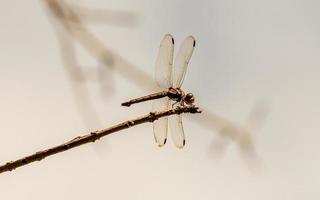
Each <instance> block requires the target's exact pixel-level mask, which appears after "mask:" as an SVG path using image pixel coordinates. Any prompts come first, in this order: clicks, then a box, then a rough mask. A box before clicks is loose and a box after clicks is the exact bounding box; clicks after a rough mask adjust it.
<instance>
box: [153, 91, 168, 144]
mask: <svg viewBox="0 0 320 200" xmlns="http://www.w3.org/2000/svg"><path fill="white" fill-rule="evenodd" d="M168 106H169V98H168V97H164V98H161V99H158V100H155V101H153V104H152V110H153V111H154V112H159V111H165V110H167V109H168ZM167 133H168V117H162V118H160V119H158V120H156V121H154V122H153V134H154V139H155V141H156V143H157V145H158V146H159V147H161V146H163V145H165V144H166V142H167Z"/></svg>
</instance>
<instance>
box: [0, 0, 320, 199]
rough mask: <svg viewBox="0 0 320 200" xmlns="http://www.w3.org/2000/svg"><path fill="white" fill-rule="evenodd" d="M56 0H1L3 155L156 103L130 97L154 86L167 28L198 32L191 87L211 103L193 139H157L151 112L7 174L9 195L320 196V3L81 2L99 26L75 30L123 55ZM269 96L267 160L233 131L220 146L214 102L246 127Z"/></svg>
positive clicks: (264, 131)
mask: <svg viewBox="0 0 320 200" xmlns="http://www.w3.org/2000/svg"><path fill="white" fill-rule="evenodd" d="M55 2H61V1H58V0H56V1H55V0H47V1H45V0H42V1H41V0H37V1H18V0H11V1H4V0H3V1H0V13H1V17H0V30H1V31H0V91H1V93H0V124H1V126H0V134H1V137H0V138H1V140H0V161H1V163H5V162H7V161H9V160H12V159H16V158H20V157H21V156H25V155H27V154H30V153H33V152H36V151H38V150H41V149H44V148H47V147H51V146H53V145H57V144H60V143H62V142H64V141H66V140H69V139H72V138H73V137H76V136H78V135H79V134H85V133H86V132H88V131H92V130H96V129H101V128H105V127H108V126H111V125H113V124H115V123H117V122H121V121H124V120H127V119H129V118H134V117H137V116H140V115H142V114H145V113H147V112H149V111H150V108H151V105H150V103H145V104H141V105H137V106H133V107H132V108H123V107H120V103H121V102H123V101H125V100H128V99H130V98H132V97H138V96H141V95H145V94H147V93H149V92H150V91H151V89H150V88H151V86H150V85H148V84H149V83H150V82H151V81H150V80H152V79H151V78H152V76H153V71H154V62H155V59H156V56H157V52H158V47H159V43H160V40H161V39H162V37H163V35H164V34H166V33H171V34H172V35H173V36H174V37H175V41H176V44H177V45H179V44H180V43H181V41H182V40H183V39H184V38H185V37H186V36H187V35H190V34H192V35H194V36H195V38H196V39H197V46H196V49H195V51H194V54H193V57H192V59H191V62H190V65H189V69H188V73H187V76H186V80H185V82H184V85H183V88H184V89H185V90H186V91H190V92H193V93H194V94H195V96H196V98H197V99H196V101H197V103H198V104H199V105H202V106H204V107H205V110H204V111H205V112H204V114H203V115H202V116H199V115H193V116H184V126H185V134H186V139H187V145H186V147H185V148H184V149H183V150H180V149H177V148H175V147H174V145H173V144H172V142H171V140H170V138H169V141H168V144H167V145H166V146H165V147H163V148H158V147H156V145H155V144H154V139H153V133H152V125H151V124H144V125H141V126H137V127H134V128H131V129H129V130H125V131H122V132H118V133H116V134H113V135H110V136H108V137H106V138H103V139H102V140H100V141H97V142H96V143H94V144H88V145H84V146H81V147H79V148H76V149H73V150H70V151H67V152H64V153H61V154H58V155H55V156H52V157H49V158H48V159H45V160H43V161H41V162H37V163H33V164H30V165H27V166H25V167H22V168H19V169H17V170H16V171H13V172H9V173H4V174H1V175H0V188H1V198H2V199H32V200H36V199H89V198H90V199H92V198H93V199H190V200H191V199H219V200H224V199H225V200H230V199H246V200H250V199H252V200H253V199H274V200H275V199H279V200H280V199H281V200H282V199H290V200H295V199H296V200H298V199H299V200H300V199H309V200H312V199H319V197H320V195H319V191H318V189H319V185H320V173H319V170H318V169H319V168H320V154H319V151H320V147H319V145H318V143H319V140H320V134H319V130H320V127H319V120H320V105H319V102H320V93H319V86H320V79H319V74H320V69H319V66H320V60H319V53H320V39H319V35H320V23H319V17H320V16H319V8H320V2H319V1H312V0H304V1H302V0H301V1H290V0H280V1H279V0H271V1H254V0H245V1H236V0H227V1H222V0H205V1H182V0H174V1H173V0H163V1H148V0H139V1H129V0H121V1H119V0H117V1H116V0H106V1H98V0H94V1H93V0H91V1H84V0H83V1H68V3H72V5H77V6H79V7H77V9H78V11H79V10H80V11H79V13H82V14H83V21H82V23H83V24H84V25H85V26H86V28H87V29H88V31H89V32H90V33H88V32H86V33H85V34H81V33H80V34H78V35H77V34H76V35H77V36H76V37H78V38H80V39H81V40H82V41H84V43H85V44H87V47H89V49H90V48H91V47H90V44H91V45H93V46H95V44H94V42H92V41H86V39H85V38H86V37H87V36H88V35H90V36H93V37H95V38H96V39H98V40H99V42H101V44H102V45H103V46H105V47H106V48H107V49H108V50H110V51H112V52H113V53H114V55H116V58H114V57H111V58H105V56H106V55H102V56H101V57H103V58H101V57H100V60H97V59H96V56H94V55H93V54H94V53H93V54H92V53H91V54H90V53H89V52H88V50H87V49H86V48H83V46H81V44H79V42H78V41H76V40H75V39H74V38H73V37H71V36H70V34H68V31H66V30H67V29H68V28H66V27H68V25H69V26H75V27H78V25H77V23H78V21H77V18H76V19H74V18H72V16H71V17H70V20H71V22H70V21H69V22H68V25H66V24H64V25H62V24H63V23H65V22H62V21H63V20H64V19H62V17H61V16H60V18H59V17H57V16H58V15H59V9H57V7H54V6H55V4H54V3H55ZM50 6H51V7H50ZM54 9H56V10H55V11H57V12H56V14H54V12H53V10H54ZM77 9H76V10H77ZM86 9H89V10H90V9H93V11H90V12H89V11H88V12H87V11H86ZM95 9H97V10H95ZM60 11H61V10H60ZM61 12H62V11H61ZM66 12H67V13H68V11H66ZM119 13H120V14H119ZM118 20H119V21H118ZM70 24H71V25H70ZM76 29H77V28H76ZM79 29H80V32H81V31H83V30H81V28H79ZM69 30H70V29H69ZM73 30H74V29H73ZM71 32H72V31H71ZM73 45H74V46H73ZM85 46H86V45H85ZM93 49H94V48H93ZM176 49H178V48H177V47H176ZM98 54H99V52H98ZM119 56H120V57H119ZM117 59H123V60H126V61H127V62H128V63H125V62H120V64H119V63H118V61H117ZM102 61H103V62H106V63H109V65H110V66H104V65H105V64H103V63H102ZM77 64H79V66H77ZM117 64H118V67H120V68H121V67H124V68H121V69H122V71H121V70H120V73H119V72H117V69H119V68H117ZM113 65H114V67H112V66H113ZM70 66H71V67H70ZM72 66H73V67H72ZM130 66H135V67H136V68H135V69H134V70H132V71H130V70H129V69H130V68H129V67H130ZM75 69H81V72H79V71H76V70H75ZM138 72H139V73H138ZM81 74H82V75H81ZM136 74H143V76H141V77H139V76H138V77H136V76H135V75H136ZM78 75H79V76H78ZM145 75H148V76H145ZM82 76H83V77H85V78H83V77H82ZM81 77H82V78H81ZM144 85H145V88H144V87H143V86H144ZM257 102H264V104H267V105H268V113H267V114H266V119H265V120H264V122H263V125H262V127H260V128H259V130H257V131H254V132H253V133H252V139H253V144H254V146H255V152H256V154H257V157H258V159H259V161H257V162H259V167H257V166H255V167H252V164H250V163H248V162H247V161H246V159H244V157H243V156H242V155H241V154H242V153H241V151H240V150H239V148H238V144H237V142H235V141H232V140H229V141H225V142H227V143H229V145H228V146H225V148H226V149H225V151H224V153H223V154H222V155H219V156H214V153H213V151H212V145H213V143H214V142H213V141H214V140H215V139H216V138H218V136H219V129H217V130H216V129H211V128H210V125H211V124H212V127H214V126H215V124H214V123H216V121H215V120H212V119H209V118H208V119H206V117H205V116H206V113H208V112H210V113H215V114H217V115H218V116H221V117H222V118H225V119H228V120H230V121H232V122H234V123H235V124H238V125H242V124H244V123H245V122H246V120H247V118H248V115H250V114H249V113H250V112H251V111H252V110H253V109H254V106H255V105H256V104H257ZM258 104H259V103H258ZM206 111H207V112H206ZM198 117H199V118H201V120H202V121H201V122H200V121H199V118H198ZM203 124H206V125H207V126H203ZM208 127H209V128H208ZM227 140H228V139H227Z"/></svg>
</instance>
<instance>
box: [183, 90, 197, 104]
mask: <svg viewBox="0 0 320 200" xmlns="http://www.w3.org/2000/svg"><path fill="white" fill-rule="evenodd" d="M194 101H195V98H194V96H193V94H192V93H188V94H186V96H185V97H184V102H185V103H186V104H188V105H192V104H193V103H194Z"/></svg>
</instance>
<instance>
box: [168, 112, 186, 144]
mask: <svg viewBox="0 0 320 200" xmlns="http://www.w3.org/2000/svg"><path fill="white" fill-rule="evenodd" d="M170 133H171V137H172V140H173V142H174V144H175V145H176V146H177V147H178V148H180V149H181V148H183V147H184V145H185V144H186V142H185V138H184V131H183V125H182V116H181V115H172V116H170Z"/></svg>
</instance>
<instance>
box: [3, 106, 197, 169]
mask: <svg viewBox="0 0 320 200" xmlns="http://www.w3.org/2000/svg"><path fill="white" fill-rule="evenodd" d="M200 112H201V111H199V109H198V107H194V106H186V107H177V108H175V109H171V110H167V111H162V112H150V113H149V114H148V115H145V116H142V117H139V118H136V119H133V120H128V121H125V122H122V123H120V124H117V125H115V126H112V127H110V128H106V129H103V130H98V131H94V132H91V133H89V134H86V135H83V136H78V137H76V138H74V139H72V140H70V141H68V142H66V143H63V144H61V145H58V146H55V147H52V148H49V149H45V150H42V151H38V152H36V153H34V154H32V155H29V156H26V157H23V158H21V159H18V160H15V161H10V162H7V163H6V164H4V165H2V166H0V173H3V172H6V171H12V170H14V169H16V168H18V167H22V166H24V165H27V164H30V163H32V162H35V161H40V160H42V159H44V158H46V157H48V156H51V155H54V154H57V153H60V152H63V151H67V150H69V149H72V148H74V147H77V146H80V145H83V144H86V143H90V142H95V141H96V140H98V139H100V138H102V137H104V136H106V135H109V134H111V133H114V132H118V131H121V130H123V129H127V128H130V127H133V126H136V125H139V124H142V123H146V122H153V121H155V120H157V119H159V118H161V117H165V116H169V115H175V114H181V113H200Z"/></svg>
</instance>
